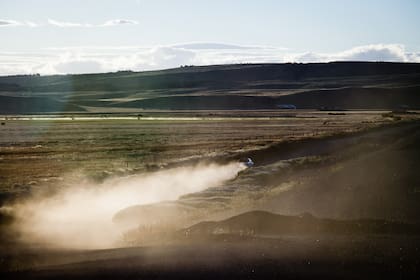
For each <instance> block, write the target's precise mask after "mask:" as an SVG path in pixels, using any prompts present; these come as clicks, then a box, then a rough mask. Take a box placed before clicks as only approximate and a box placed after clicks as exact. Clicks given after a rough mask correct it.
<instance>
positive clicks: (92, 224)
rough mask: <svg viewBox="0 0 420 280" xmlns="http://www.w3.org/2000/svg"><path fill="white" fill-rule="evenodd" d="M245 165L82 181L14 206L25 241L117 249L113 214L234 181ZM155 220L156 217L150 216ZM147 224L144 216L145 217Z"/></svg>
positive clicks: (10, 207) (226, 165)
mask: <svg viewBox="0 0 420 280" xmlns="http://www.w3.org/2000/svg"><path fill="white" fill-rule="evenodd" d="M245 168H246V167H245V166H244V165H243V164H241V163H237V162H235V163H229V164H225V165H218V164H209V165H203V164H201V165H197V166H193V167H178V168H173V169H167V170H161V171H156V172H152V173H144V174H138V175H132V176H127V177H120V178H112V179H108V180H106V181H104V182H103V183H100V184H95V183H86V182H81V183H80V184H76V185H74V186H70V187H68V188H66V189H64V190H62V191H59V192H58V193H56V194H54V195H52V196H50V197H41V198H36V199H35V198H34V199H30V200H28V201H24V202H21V203H16V204H13V205H11V206H8V207H7V209H8V211H10V212H11V213H12V215H13V216H14V217H15V218H16V223H15V227H16V230H17V231H18V232H19V235H20V236H21V238H22V241H23V242H32V243H33V242H41V243H43V244H47V245H49V246H59V247H69V248H109V247H114V246H117V245H118V244H117V243H116V242H117V240H118V239H119V237H120V235H121V233H122V230H123V229H121V228H117V226H116V225H115V224H113V223H112V216H113V215H114V214H115V213H116V212H118V211H119V210H121V209H124V208H126V207H129V206H132V205H140V204H149V203H155V202H159V201H164V200H175V199H177V198H179V197H180V196H181V195H184V194H187V193H193V192H198V191H201V190H204V189H207V188H210V187H215V186H218V185H220V184H222V183H223V182H224V181H227V180H230V179H233V178H235V177H236V176H237V174H238V172H239V171H241V170H243V169H245ZM149 218H150V217H149ZM139 220H141V217H139Z"/></svg>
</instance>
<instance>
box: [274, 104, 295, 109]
mask: <svg viewBox="0 0 420 280" xmlns="http://www.w3.org/2000/svg"><path fill="white" fill-rule="evenodd" d="M277 108H278V109H283V110H296V106H295V105H293V104H279V105H277Z"/></svg>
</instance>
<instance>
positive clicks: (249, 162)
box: [241, 158, 254, 168]
mask: <svg viewBox="0 0 420 280" xmlns="http://www.w3.org/2000/svg"><path fill="white" fill-rule="evenodd" d="M241 162H242V163H243V164H244V165H245V166H246V167H248V168H249V167H253V166H254V162H253V161H252V159H251V158H245V159H243V160H241Z"/></svg>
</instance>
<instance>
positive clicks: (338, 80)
mask: <svg viewBox="0 0 420 280" xmlns="http://www.w3.org/2000/svg"><path fill="white" fill-rule="evenodd" d="M419 90H420V64H418V63H391V62H331V63H309V64H301V63H285V64H234V65H212V66H185V67H180V68H175V69H168V70H161V71H150V72H132V71H121V72H116V73H103V74H83V75H53V76H38V75H28V76H25V75H21V76H5V77H0V104H1V105H0V113H2V114H13V113H18V114H25V113H51V112H55V113H60V112H84V111H87V112H89V110H93V109H94V110H95V111H101V112H108V111H111V110H112V111H113V112H115V111H118V110H119V109H120V110H121V111H123V110H125V111H126V110H127V108H128V109H132V111H135V110H139V109H164V110H232V109H239V110H240V109H243V110H252V109H277V108H278V105H279V104H293V105H296V107H297V108H298V109H299V108H303V109H319V108H321V107H324V108H340V109H393V108H398V107H401V106H403V107H405V108H411V109H419V108H420V95H419ZM10 97H13V98H10ZM31 98H37V100H38V98H40V99H42V100H43V102H41V103H37V102H36V104H38V105H33V104H34V103H33V100H32V99H31ZM57 102H58V103H59V104H64V105H63V106H61V105H60V106H59V105H58V103H57ZM40 104H46V105H40Z"/></svg>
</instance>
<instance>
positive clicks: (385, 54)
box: [287, 44, 416, 62]
mask: <svg viewBox="0 0 420 280" xmlns="http://www.w3.org/2000/svg"><path fill="white" fill-rule="evenodd" d="M287 60H289V61H291V62H329V61H389V62H409V61H413V56H409V55H408V54H407V53H406V51H405V49H404V46H403V45H398V44H387V45H385V44H376V45H366V46H358V47H354V48H351V49H349V50H345V51H343V52H338V53H312V52H307V53H303V54H291V55H289V56H288V57H287ZM414 61H416V60H414Z"/></svg>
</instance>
